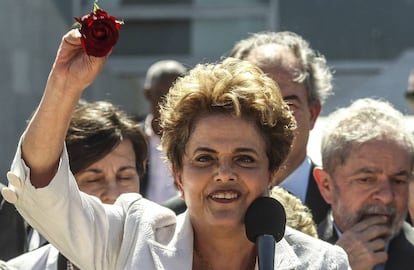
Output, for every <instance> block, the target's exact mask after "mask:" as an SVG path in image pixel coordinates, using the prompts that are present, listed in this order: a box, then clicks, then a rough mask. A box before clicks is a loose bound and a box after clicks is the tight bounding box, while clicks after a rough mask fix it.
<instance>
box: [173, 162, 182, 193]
mask: <svg viewBox="0 0 414 270" xmlns="http://www.w3.org/2000/svg"><path fill="white" fill-rule="evenodd" d="M171 172H172V175H173V176H174V181H175V186H176V187H177V189H178V191H179V192H180V194H181V198H182V199H184V189H183V180H182V174H181V171H180V170H176V169H175V167H174V166H173V165H171Z"/></svg>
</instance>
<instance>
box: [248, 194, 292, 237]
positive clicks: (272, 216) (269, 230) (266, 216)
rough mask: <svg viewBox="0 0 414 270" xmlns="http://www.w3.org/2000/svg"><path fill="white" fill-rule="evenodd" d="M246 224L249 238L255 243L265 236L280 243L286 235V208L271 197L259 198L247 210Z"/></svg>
mask: <svg viewBox="0 0 414 270" xmlns="http://www.w3.org/2000/svg"><path fill="white" fill-rule="evenodd" d="M244 224H245V228H246V235H247V238H248V239H249V240H250V241H252V242H253V243H256V239H257V237H258V236H259V235H264V234H267V235H273V237H274V238H275V241H276V242H279V241H280V240H281V239H282V238H283V235H284V234H285V226H286V213H285V208H283V206H282V204H281V203H280V202H279V201H278V200H275V199H273V198H271V197H259V198H257V199H256V200H254V201H253V202H252V204H251V205H250V206H249V208H247V211H246V215H245V217H244Z"/></svg>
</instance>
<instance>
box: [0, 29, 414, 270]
mask: <svg viewBox="0 0 414 270" xmlns="http://www.w3.org/2000/svg"><path fill="white" fill-rule="evenodd" d="M76 31H77V30H71V31H70V32H68V33H67V34H66V35H65V36H64V38H63V39H62V43H61V45H60V47H59V51H58V54H57V58H56V62H55V65H54V66H53V67H52V69H51V73H50V75H49V78H48V81H47V84H46V88H45V91H44V95H43V99H42V101H41V102H40V104H39V106H38V108H37V109H36V110H35V112H34V114H33V115H32V116H31V118H30V121H29V123H28V126H27V128H26V130H25V132H24V133H23V135H22V138H21V139H20V142H19V145H18V147H17V153H16V156H15V158H14V160H13V163H12V167H11V170H10V172H9V173H8V175H7V178H8V180H9V185H8V186H2V187H1V189H2V194H3V195H2V197H1V204H0V228H1V229H2V232H1V233H0V260H2V261H1V262H0V269H39V270H40V269H51V270H52V269H56V270H61V269H137V268H138V266H139V267H141V268H142V269H246V270H253V269H257V268H255V267H257V263H258V262H257V250H256V247H255V244H254V243H252V242H250V241H249V240H248V239H247V238H246V235H245V231H244V214H245V212H246V210H247V208H248V207H249V205H250V204H251V203H252V202H253V201H254V200H255V199H256V198H257V197H261V196H270V197H272V198H274V199H277V200H278V201H280V202H281V203H282V205H283V206H284V208H285V211H286V220H287V222H286V231H285V233H284V237H283V238H282V239H281V240H280V241H278V242H277V243H276V248H277V252H276V253H275V259H274V260H275V261H274V265H275V269H277V268H278V267H284V268H283V269H356V270H359V269H361V270H364V269H374V270H390V269H402V270H404V269H411V268H412V266H411V265H413V264H414V258H413V257H411V254H414V228H413V227H412V224H413V223H414V222H413V220H412V219H414V199H413V198H414V195H411V196H410V194H414V184H413V182H414V181H412V171H413V165H414V137H413V136H414V135H413V133H412V130H413V129H412V128H411V127H408V126H407V124H406V121H405V120H404V115H403V114H402V113H401V112H399V111H398V110H396V109H395V108H394V107H393V106H392V105H391V104H390V103H389V102H387V101H385V100H381V99H375V98H372V97H366V98H362V99H359V100H356V101H353V102H352V103H351V104H350V105H349V106H345V107H343V108H338V109H337V110H335V111H334V112H332V113H331V114H330V115H329V116H328V118H327V120H326V121H327V124H326V126H325V128H324V130H323V133H322V138H321V142H322V143H321V159H322V164H316V163H315V162H314V161H312V159H311V158H310V157H309V156H308V154H307V152H306V150H307V144H308V139H309V134H310V132H311V130H312V129H313V127H314V125H315V122H316V120H317V119H318V116H319V114H320V112H321V110H322V108H323V104H324V102H325V101H326V99H327V98H329V97H330V96H332V95H333V92H334V86H333V83H332V81H333V72H332V70H331V69H330V68H329V65H328V61H327V59H326V58H325V57H324V56H323V54H321V53H319V52H318V51H317V50H316V49H313V48H312V47H311V45H310V44H309V42H307V41H306V39H304V38H303V37H302V36H300V35H298V34H296V33H293V32H289V31H283V32H260V33H254V34H252V35H250V36H248V37H247V38H246V39H242V40H240V41H238V42H236V44H235V45H234V47H233V48H232V49H231V52H230V54H229V55H226V57H223V60H222V61H220V62H218V63H214V64H198V65H196V66H195V67H192V68H188V67H186V66H185V65H184V64H183V63H180V62H178V61H175V60H170V59H168V60H162V61H158V62H155V63H153V65H151V66H150V67H149V68H148V71H147V74H146V77H145V83H144V86H143V91H144V96H145V98H146V99H147V101H148V103H149V105H150V111H149V112H148V114H147V115H146V116H145V117H144V119H140V120H138V119H136V118H133V117H131V116H129V115H128V113H127V112H125V111H123V110H121V109H119V108H118V107H117V106H116V105H114V104H111V103H110V102H108V101H99V102H88V101H83V100H82V99H81V98H80V97H81V96H82V92H83V91H87V90H85V89H87V86H88V85H90V84H92V83H93V81H94V80H95V78H96V76H98V74H99V72H100V70H101V69H102V67H103V66H104V64H105V59H104V58H93V59H92V60H91V61H89V60H88V63H87V64H86V61H84V62H82V61H79V59H86V58H88V56H87V55H85V54H84V53H81V51H82V48H81V45H80V41H79V37H78V35H77V34H76ZM68 44H70V46H69V45H68ZM65 54H66V55H65ZM64 56H65V57H64ZM62 70H72V71H73V70H77V71H82V72H85V73H87V74H88V76H84V77H83V78H82V79H80V80H74V79H73V78H75V77H76V74H77V73H76V72H73V73H71V72H62ZM68 81H71V82H72V87H71V89H70V90H71V91H72V92H71V93H69V94H68V93H67V92H66V91H67V89H65V88H64V87H62V85H65V82H68ZM75 81H76V82H75ZM403 94H404V95H405V98H406V100H407V102H408V103H409V104H410V105H411V107H412V110H413V113H414V71H412V72H411V73H410V75H409V77H408V87H407V91H406V92H405V93H403ZM63 97H65V100H64V101H62V98H63ZM57 101H60V102H59V104H58V102H57ZM52 127H53V128H52ZM236 130H237V131H241V132H234V131H236ZM3 197H4V198H3ZM269 214H271V213H269Z"/></svg>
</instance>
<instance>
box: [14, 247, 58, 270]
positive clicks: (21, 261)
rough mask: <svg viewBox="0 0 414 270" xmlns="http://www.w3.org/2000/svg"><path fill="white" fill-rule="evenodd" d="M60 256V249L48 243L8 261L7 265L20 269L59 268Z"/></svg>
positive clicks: (40, 269) (53, 269)
mask: <svg viewBox="0 0 414 270" xmlns="http://www.w3.org/2000/svg"><path fill="white" fill-rule="evenodd" d="M58 256H59V251H58V250H57V249H56V248H55V247H53V246H52V245H51V244H47V245H44V246H43V247H40V248H38V249H35V250H33V251H30V252H27V253H24V254H22V255H20V256H18V257H16V258H13V259H11V260H9V261H7V266H8V267H10V268H12V269H19V270H57V269H58Z"/></svg>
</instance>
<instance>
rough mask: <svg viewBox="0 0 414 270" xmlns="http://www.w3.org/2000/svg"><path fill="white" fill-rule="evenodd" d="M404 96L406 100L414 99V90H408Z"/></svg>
mask: <svg viewBox="0 0 414 270" xmlns="http://www.w3.org/2000/svg"><path fill="white" fill-rule="evenodd" d="M404 97H405V99H406V100H408V101H414V91H412V90H407V91H406V92H405V94H404Z"/></svg>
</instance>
